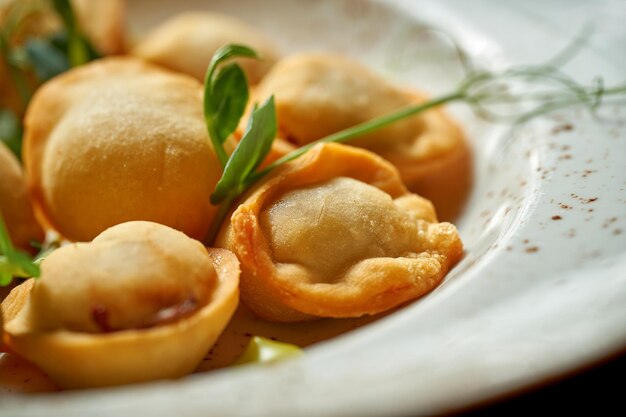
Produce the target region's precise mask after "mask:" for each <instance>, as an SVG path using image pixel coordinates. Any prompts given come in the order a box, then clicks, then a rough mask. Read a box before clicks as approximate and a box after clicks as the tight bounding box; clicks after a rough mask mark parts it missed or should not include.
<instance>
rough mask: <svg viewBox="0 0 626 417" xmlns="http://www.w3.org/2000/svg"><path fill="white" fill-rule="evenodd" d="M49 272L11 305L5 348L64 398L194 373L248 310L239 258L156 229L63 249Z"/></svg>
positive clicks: (135, 227) (115, 231)
mask: <svg viewBox="0 0 626 417" xmlns="http://www.w3.org/2000/svg"><path fill="white" fill-rule="evenodd" d="M41 270H42V274H41V277H40V278H39V279H37V280H34V279H31V280H29V281H27V282H26V283H24V284H22V285H20V286H19V287H17V288H16V289H14V290H13V291H12V293H11V294H10V295H9V296H8V297H7V299H6V300H5V301H4V302H3V304H2V311H3V315H4V319H5V342H6V344H7V346H9V348H10V349H11V350H12V351H14V352H15V353H17V354H18V355H20V356H22V357H23V358H25V359H27V360H28V361H30V362H32V363H34V364H36V365H37V366H39V367H40V368H41V369H42V370H44V371H45V372H46V373H47V374H48V375H50V377H51V378H52V379H53V380H54V381H55V382H56V383H58V384H59V385H60V386H62V387H64V388H87V387H98V386H108V385H119V384H127V383H134V382H142V381H149V380H154V379H161V378H177V377H180V376H183V375H186V374H188V373H191V372H192V371H193V370H194V369H195V368H196V367H197V365H198V363H200V361H201V360H202V358H203V357H204V355H205V354H206V352H207V351H208V350H209V348H210V347H211V346H212V345H213V344H214V343H215V341H216V339H217V337H218V336H219V335H220V333H221V332H222V330H223V329H224V327H225V326H226V324H227V323H228V321H229V320H230V318H231V316H232V314H233V313H234V311H235V309H236V307H237V304H238V284H239V279H238V278H239V263H238V261H237V259H236V258H235V256H234V255H233V254H232V253H231V252H229V251H227V250H224V249H208V250H207V249H206V248H205V247H204V246H203V245H202V244H201V243H200V242H198V241H195V240H193V239H191V238H189V237H187V236H185V235H184V234H183V233H181V232H178V231H176V230H173V229H171V228H168V227H166V226H163V225H159V224H156V223H149V222H129V223H125V224H121V225H118V226H115V227H113V228H111V229H108V230H107V231H105V232H104V233H102V234H101V235H100V236H98V237H97V238H96V239H94V241H93V242H91V243H79V244H72V245H68V246H65V247H62V248H61V249H58V250H57V251H55V252H53V253H52V254H51V255H49V257H48V258H46V259H45V260H44V261H43V262H42V264H41ZM68 364H71V365H68Z"/></svg>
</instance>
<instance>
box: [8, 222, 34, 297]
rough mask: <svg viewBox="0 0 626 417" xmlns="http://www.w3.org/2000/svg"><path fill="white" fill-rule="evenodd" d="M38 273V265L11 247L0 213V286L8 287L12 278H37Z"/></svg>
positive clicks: (26, 255)
mask: <svg viewBox="0 0 626 417" xmlns="http://www.w3.org/2000/svg"><path fill="white" fill-rule="evenodd" d="M40 273H41V272H40V270H39V265H38V263H37V262H35V261H33V259H32V258H31V257H30V256H29V255H28V254H26V253H24V252H21V251H19V250H17V249H16V248H15V247H14V246H13V243H12V242H11V238H10V237H9V232H8V231H7V228H6V225H5V223H4V219H3V218H2V214H1V213H0V286H2V287H4V286H7V285H9V284H10V283H11V282H13V278H14V277H18V278H30V277H38V276H39V275H40Z"/></svg>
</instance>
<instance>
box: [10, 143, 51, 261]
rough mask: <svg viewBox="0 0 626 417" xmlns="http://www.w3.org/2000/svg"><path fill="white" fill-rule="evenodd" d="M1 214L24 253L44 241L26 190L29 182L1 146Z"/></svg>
mask: <svg viewBox="0 0 626 417" xmlns="http://www.w3.org/2000/svg"><path fill="white" fill-rule="evenodd" d="M0 213H1V214H2V217H3V218H4V222H5V224H6V227H7V230H8V232H9V236H10V237H11V240H12V242H13V244H14V245H15V246H16V247H18V248H20V249H23V250H30V249H32V247H31V245H30V243H31V242H33V241H37V242H41V241H42V240H43V231H42V229H41V227H40V226H39V223H37V221H36V220H35V215H34V214H33V208H32V206H31V202H30V198H29V196H28V191H27V188H26V179H25V178H24V173H23V172H22V167H21V166H20V163H19V161H18V160H17V158H16V157H15V156H14V155H13V153H11V151H10V150H9V148H7V147H6V146H5V145H4V143H2V142H0Z"/></svg>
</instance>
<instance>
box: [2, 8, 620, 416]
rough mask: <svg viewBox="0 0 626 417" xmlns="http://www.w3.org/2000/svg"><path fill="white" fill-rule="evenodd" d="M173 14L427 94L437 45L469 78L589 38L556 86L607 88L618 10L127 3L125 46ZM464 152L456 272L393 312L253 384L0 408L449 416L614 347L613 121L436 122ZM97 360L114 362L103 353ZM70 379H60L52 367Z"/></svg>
mask: <svg viewBox="0 0 626 417" xmlns="http://www.w3.org/2000/svg"><path fill="white" fill-rule="evenodd" d="M185 9H213V10H219V11H223V12H227V13H230V14H234V15H238V16H240V17H242V18H243V19H245V20H248V21H250V22H252V23H253V24H255V25H257V26H259V27H260V28H262V29H264V30H265V31H266V32H267V33H268V34H269V35H270V36H273V37H274V38H275V39H276V40H277V41H278V42H279V43H280V44H281V46H282V47H283V52H285V54H287V53H290V52H293V51H301V50H313V49H323V50H333V51H339V52H342V53H346V54H348V55H350V56H353V57H356V58H357V59H360V60H361V61H363V62H365V63H366V64H368V65H370V66H373V67H374V68H376V69H377V70H379V71H380V72H382V73H384V74H386V75H387V76H388V77H389V78H390V79H392V80H394V81H396V82H400V83H406V84H407V85H411V86H414V87H418V88H421V89H424V90H426V91H429V92H431V93H432V94H439V93H443V92H446V91H447V90H449V89H451V88H453V87H454V86H455V84H456V83H457V81H458V80H459V77H460V72H459V69H458V65H457V64H456V62H455V60H454V55H453V54H451V52H450V48H449V43H448V42H447V40H446V39H445V37H441V38H439V37H436V36H435V37H424V36H423V34H422V35H420V31H419V28H420V27H421V26H422V25H423V24H429V25H435V26H437V27H439V28H441V29H443V30H444V31H446V32H448V33H450V34H452V35H453V36H455V37H456V38H457V39H459V40H460V42H461V44H462V45H463V47H464V48H465V49H467V50H468V51H469V53H470V54H471V56H472V57H473V58H474V59H475V60H477V61H478V62H480V64H481V65H483V66H487V67H494V68H502V67H505V66H507V65H511V64H522V63H538V62H542V61H544V60H546V59H547V58H549V57H550V56H552V55H553V54H554V53H556V52H557V51H558V50H560V49H561V48H563V47H564V46H565V45H566V44H567V43H568V41H569V40H570V39H571V38H572V37H573V36H574V35H575V33H576V31H577V30H578V29H579V28H581V27H582V26H583V25H584V24H585V23H588V22H589V21H592V22H595V23H596V24H597V25H596V28H597V30H596V34H595V35H594V37H593V38H592V39H591V40H590V41H589V42H588V43H587V45H586V46H585V47H584V48H583V50H582V51H581V52H580V53H579V54H578V55H577V56H576V58H575V59H574V60H573V61H572V62H571V63H570V64H568V65H567V66H566V68H565V69H566V70H567V71H568V72H569V73H570V74H571V75H572V76H574V77H576V78H577V79H579V80H580V81H584V82H587V83H588V82H591V79H592V77H593V76H595V75H602V76H604V77H605V80H606V82H607V84H611V83H617V82H622V81H624V79H623V78H622V77H623V73H624V71H623V70H624V69H625V68H626V57H625V56H624V55H623V54H622V53H621V52H623V51H624V50H625V49H626V33H625V31H624V29H623V22H624V21H625V20H626V15H625V14H626V10H625V9H624V7H623V3H621V2H620V1H619V0H616V1H602V2H586V1H582V0H577V1H564V0H563V1H551V2H544V1H541V2H539V1H529V2H519V1H515V0H512V1H496V0H493V1H487V0H478V1H472V2H467V1H461V0H445V1H437V2H434V1H426V0H424V1H410V0H405V1H401V0H399V1H387V2H377V1H364V0H363V1H357V0H317V1H312V0H298V1H295V0H265V1H255V0H245V1H234V0H220V1H202V0H178V1H176V2H165V1H162V2H155V1H148V0H131V1H130V21H131V22H133V24H134V26H135V27H137V28H138V29H139V30H141V29H142V28H146V27H149V26H150V25H152V24H154V23H155V22H158V21H159V20H161V19H162V18H164V17H165V16H167V15H169V14H171V13H173V12H176V11H180V10H185ZM450 110H451V112H452V113H454V115H455V116H456V117H457V118H458V120H459V121H460V123H461V124H462V125H463V126H464V128H465V130H466V132H467V134H468V135H469V137H470V139H471V141H472V144H473V146H474V150H475V159H476V185H475V188H474V191H473V194H472V198H471V201H470V203H469V205H468V207H467V210H466V212H465V214H464V216H463V218H462V219H461V220H460V222H459V227H460V230H461V232H462V235H463V238H464V242H465V244H466V247H467V255H466V257H465V258H464V260H463V261H462V262H461V263H460V264H459V265H458V266H457V267H456V268H455V269H454V270H453V271H452V273H450V274H449V275H448V277H447V278H446V280H445V282H444V283H443V285H441V286H440V287H439V288H438V289H437V290H435V291H434V292H433V293H431V294H429V295H428V296H426V297H424V298H423V299H421V300H420V301H418V302H416V303H413V304H412V305H410V306H408V307H407V308H404V309H403V310H401V311H399V312H397V313H396V314H393V315H391V316H389V317H386V318H385V319H382V320H380V321H378V322H376V323H374V324H372V325H369V326H366V327H364V328H362V329H360V330H357V331H354V332H352V333H349V334H346V335H344V336H342V337H338V338H336V339H333V340H332V341H329V342H325V343H322V344H319V345H316V346H314V347H312V348H310V349H308V350H307V351H306V355H304V356H303V357H302V358H300V359H297V360H291V361H287V362H284V363H281V364H278V365H276V366H271V367H246V368H238V369H226V370H224V371H218V372H213V373H209V374H198V375H193V376H191V377H189V378H187V379H184V380H181V381H175V382H159V383H154V384H146V385H141V386H133V387H123V388H116V389H109V390H98V391H85V392H73V393H61V394H54V395H46V396H28V397H5V398H2V399H0V401H2V403H3V404H2V406H1V408H0V412H2V414H6V415H12V416H26V415H28V416H53V415H55V416H57V415H58V416H65V417H70V416H82V415H90V416H100V415H117V416H136V415H141V414H144V415H150V416H166V415H177V416H251V415H257V416H272V417H279V416H296V415H297V416H320V415H324V416H382V415H386V416H396V415H417V414H420V415H421V414H431V413H440V412H445V411H450V410H454V409H459V408H462V407H465V406H468V405H470V404H474V403H476V402H479V401H483V400H486V399H489V398H493V397H495V396H498V395H501V394H504V393H507V392H511V391H513V390H516V389H519V388H523V387H527V386H529V385H532V384H535V383H537V382H540V381H542V380H545V379H546V378H550V377H554V376H557V375H560V374H563V373H565V372H568V371H571V370H574V369H577V368H579V367H581V366H584V365H585V364H588V363H591V362H593V361H595V360H597V359H599V358H602V357H605V356H606V355H609V354H611V353H614V352H616V351H618V350H620V349H623V348H624V347H626V327H625V326H624V323H625V322H626V191H625V190H626V162H625V161H626V158H625V157H626V135H625V132H624V118H625V116H626V113H625V112H626V108H625V107H624V106H623V105H622V106H621V107H620V106H618V105H613V104H612V105H607V106H604V107H603V108H602V111H601V112H600V116H599V117H598V118H593V117H591V116H589V115H588V114H587V113H585V112H584V111H583V110H582V109H571V110H568V111H562V112H560V113H558V114H554V115H552V116H550V117H545V118H542V119H540V120H535V121H534V122H532V123H529V124H527V125H525V126H522V127H520V128H515V129H512V128H511V127H507V126H493V125H489V124H486V123H484V122H481V121H478V120H477V119H476V118H475V117H474V116H473V115H472V114H471V113H470V112H469V111H468V110H467V108H465V107H463V105H456V106H452V107H451V109H450ZM112 354H114V352H112ZM68 366H71V364H68Z"/></svg>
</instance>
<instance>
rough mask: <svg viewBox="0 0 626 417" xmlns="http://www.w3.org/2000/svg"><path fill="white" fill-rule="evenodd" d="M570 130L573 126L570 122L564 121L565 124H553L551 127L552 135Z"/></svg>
mask: <svg viewBox="0 0 626 417" xmlns="http://www.w3.org/2000/svg"><path fill="white" fill-rule="evenodd" d="M572 130H574V126H573V125H572V124H571V123H566V124H562V125H558V126H554V127H553V128H552V134H553V135H558V134H559V133H561V132H569V131H572Z"/></svg>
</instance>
